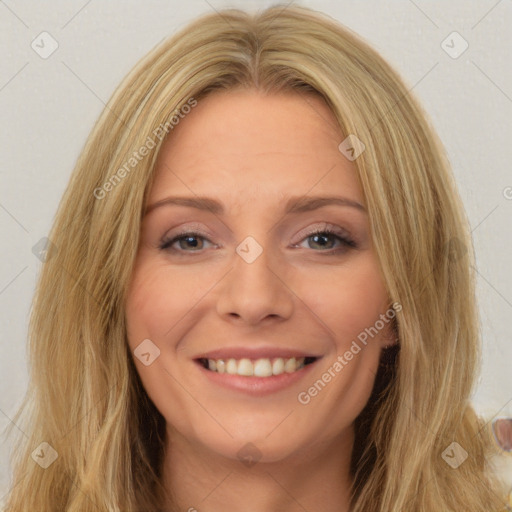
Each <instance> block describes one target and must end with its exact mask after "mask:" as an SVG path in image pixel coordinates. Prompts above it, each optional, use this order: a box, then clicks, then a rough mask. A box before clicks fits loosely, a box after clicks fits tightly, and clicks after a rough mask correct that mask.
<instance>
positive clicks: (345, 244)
mask: <svg viewBox="0 0 512 512" xmlns="http://www.w3.org/2000/svg"><path fill="white" fill-rule="evenodd" d="M315 235H328V236H334V237H335V238H337V239H338V240H339V241H340V242H341V243H342V246H341V247H338V248H336V249H326V250H319V251H315V252H323V253H326V254H330V255H335V254H338V253H340V252H346V251H347V250H348V249H357V247H358V246H357V243H356V242H355V241H354V240H353V239H352V238H350V237H348V236H347V235H341V234H340V233H339V232H338V231H336V230H333V229H331V228H323V229H317V230H315V231H312V232H310V233H308V234H307V235H306V236H305V237H304V238H303V239H302V240H301V242H302V241H304V240H306V239H308V238H311V237H313V236H315ZM185 238H204V239H205V240H207V241H208V242H210V240H208V238H207V237H206V236H204V235H203V234H202V233H198V232H196V231H185V232H183V233H179V234H178V235H177V236H175V237H173V238H171V239H168V240H163V241H162V243H161V244H160V245H159V249H161V250H163V251H171V252H175V253H180V252H192V253H193V252H201V250H197V251H183V250H179V249H173V248H172V245H174V243H176V242H178V241H180V240H183V239H185ZM210 243H211V242H210ZM294 247H297V245H295V246H294Z"/></svg>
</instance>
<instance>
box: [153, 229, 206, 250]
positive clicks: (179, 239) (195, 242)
mask: <svg viewBox="0 0 512 512" xmlns="http://www.w3.org/2000/svg"><path fill="white" fill-rule="evenodd" d="M204 241H208V242H209V240H208V239H207V238H206V237H204V236H203V235H202V234H201V233H196V232H193V231H188V232H185V233H180V234H179V235H178V236H175V237H173V238H171V239H168V240H164V241H163V242H162V243H161V245H160V246H159V247H160V249H162V250H172V251H178V252H180V251H185V252H198V251H200V250H202V249H204ZM176 243H178V246H179V249H176V248H174V247H173V245H175V244H176ZM209 243H210V242H209ZM190 248H191V249H192V250H191V251H189V250H188V249H190Z"/></svg>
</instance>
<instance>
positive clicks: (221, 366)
mask: <svg viewBox="0 0 512 512" xmlns="http://www.w3.org/2000/svg"><path fill="white" fill-rule="evenodd" d="M210 361H211V359H208V365H209V364H210ZM217 372H218V373H226V361H224V359H217Z"/></svg>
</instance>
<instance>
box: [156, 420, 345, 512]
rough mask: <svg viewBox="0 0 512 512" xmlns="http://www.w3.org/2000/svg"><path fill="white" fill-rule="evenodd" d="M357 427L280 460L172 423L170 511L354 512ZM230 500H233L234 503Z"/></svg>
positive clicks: (167, 467)
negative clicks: (236, 454) (191, 434)
mask: <svg viewBox="0 0 512 512" xmlns="http://www.w3.org/2000/svg"><path fill="white" fill-rule="evenodd" d="M352 446H353V430H352V428H350V430H349V431H348V432H343V433H342V435H341V436H340V437H338V438H336V439H332V440H331V441H330V442H328V443H325V444H323V445H322V446H319V445H318V444H315V445H314V446H312V447H309V448H307V449H304V450H302V451H301V452H300V453H294V454H292V455H290V456H289V457H287V458H286V459H285V460H280V461H278V462H261V461H259V462H256V463H250V462H245V463H243V462H241V461H240V460H238V459H230V458H227V457H224V456H222V455H220V454H218V453H215V452H213V451H211V450H209V449H208V448H205V447H204V446H203V445H199V444H197V443H196V444H193V443H191V442H190V441H189V440H187V439H186V438H184V437H183V436H181V435H180V434H179V433H177V432H176V431H175V430H173V429H169V428H168V429H167V446H166V455H165V459H164V468H163V483H164V485H165V487H166V489H167V490H168V492H170V494H171V495H172V500H171V499H169V501H168V502H167V503H166V507H165V508H164V510H165V511H166V512H177V511H187V512H225V511H226V509H229V510H246V511H250V512H304V511H305V510H322V511H323V512H349V510H350V507H349V496H350V488H351V484H352V479H351V476H350V472H349V469H350V457H351V452H352ZM228 504H229V506H228Z"/></svg>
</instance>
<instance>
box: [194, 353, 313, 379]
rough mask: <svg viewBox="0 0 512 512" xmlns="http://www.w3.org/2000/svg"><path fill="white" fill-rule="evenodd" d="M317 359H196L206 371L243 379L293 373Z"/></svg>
mask: <svg viewBox="0 0 512 512" xmlns="http://www.w3.org/2000/svg"><path fill="white" fill-rule="evenodd" d="M318 359H319V358H318V357H298V358H295V357H275V358H261V359H248V358H242V359H233V358H230V359H206V358H200V359H197V362H198V363H199V364H201V365H202V366H203V368H205V369H206V370H209V371H211V372H214V373H227V374H229V375H240V376H243V377H272V376H273V375H281V374H283V373H295V372H297V371H299V370H301V369H302V368H304V367H305V366H307V365H309V364H312V363H314V362H315V361H316V360H318Z"/></svg>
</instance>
